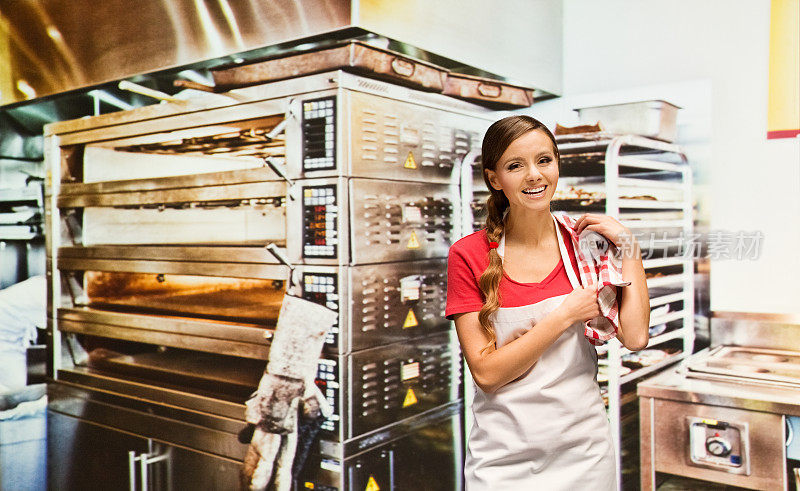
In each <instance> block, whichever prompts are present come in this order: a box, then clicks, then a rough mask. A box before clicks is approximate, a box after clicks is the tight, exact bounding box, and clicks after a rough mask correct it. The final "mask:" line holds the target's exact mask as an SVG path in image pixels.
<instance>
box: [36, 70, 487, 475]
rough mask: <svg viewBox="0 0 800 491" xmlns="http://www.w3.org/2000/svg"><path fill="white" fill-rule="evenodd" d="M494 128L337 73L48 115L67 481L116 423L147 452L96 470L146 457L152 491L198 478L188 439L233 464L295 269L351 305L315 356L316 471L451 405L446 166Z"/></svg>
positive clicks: (56, 348)
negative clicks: (105, 110) (320, 397)
mask: <svg viewBox="0 0 800 491" xmlns="http://www.w3.org/2000/svg"><path fill="white" fill-rule="evenodd" d="M489 122H490V116H489V114H488V113H487V111H485V110H481V109H479V108H477V107H476V106H473V105H470V104H468V103H463V102H460V101H456V100H452V99H450V98H447V97H445V96H442V95H440V94H430V93H422V92H417V91H414V90H411V89H408V88H404V87H398V86H394V85H391V84H387V83H384V82H380V81H375V80H370V79H365V78H362V77H358V76H354V75H351V74H348V73H344V72H339V71H336V72H328V73H323V74H317V75H311V76H307V77H301V78H297V79H291V80H284V81H280V82H274V83H270V84H266V85H261V86H255V87H248V88H244V89H238V90H234V91H231V92H228V93H224V94H209V95H208V96H207V97H204V98H200V99H193V100H187V101H176V102H170V103H165V104H159V105H155V106H149V107H144V108H139V109H135V110H132V111H125V112H121V113H113V114H108V115H103V116H98V117H94V118H87V119H82V120H75V121H68V122H62V123H56V124H53V125H50V126H49V127H48V128H47V130H46V133H47V134H46V159H47V162H48V169H49V170H48V172H49V175H48V193H47V194H48V195H47V207H46V218H47V227H48V232H49V233H48V275H49V279H50V280H51V281H50V290H49V300H50V302H49V303H50V305H49V308H50V320H49V322H50V325H49V328H48V334H49V336H50V338H51V340H52V342H51V343H50V347H51V355H52V356H51V363H50V367H49V369H50V375H51V376H52V378H53V380H54V382H55V383H54V384H53V385H52V387H51V390H50V395H51V400H52V403H51V406H50V412H51V413H52V415H53V417H52V418H50V420H49V421H50V423H49V424H50V425H51V433H58V434H59V435H58V436H54V440H53V441H54V442H55V443H54V445H56V446H62V447H63V446H70V445H72V446H73V447H74V449H76V452H77V453H74V452H73V453H62V452H59V451H57V450H55V447H54V449H53V451H52V452H51V457H52V461H51V463H50V468H51V470H52V471H53V473H54V474H53V475H54V479H55V481H54V482H55V483H57V484H59V485H60V486H61V487H64V488H70V487H80V486H79V484H80V483H85V482H84V481H82V479H83V478H82V477H79V476H78V473H70V472H66V471H63V472H62V471H59V470H58V469H72V468H73V467H74V466H72V464H74V462H72V461H69V460H70V459H73V457H72V456H73V455H81V454H86V453H87V452H88V454H90V455H91V454H93V452H95V451H96V449H95V448H93V447H92V444H91V443H90V442H91V440H90V439H88V437H84V436H82V435H94V434H96V433H98V432H99V433H103V431H104V430H101V429H100V428H103V429H105V430H109V431H111V432H112V433H109V435H116V436H117V437H118V436H119V435H123V434H132V435H136V438H138V440H136V441H137V443H136V444H135V445H134V444H131V445H133V446H134V447H135V451H134V450H131V451H134V453H133V454H128V455H129V456H130V458H131V459H133V460H131V461H130V462H128V461H127V460H124V459H123V460H120V459H116V460H114V463H111V462H107V461H106V460H104V459H105V457H104V458H103V459H99V460H97V462H104V464H102V465H103V466H111V467H113V466H114V465H117V466H122V468H124V467H125V465H127V464H131V462H133V463H132V464H131V465H133V466H134V467H136V466H139V467H141V466H144V467H146V468H148V469H150V470H151V471H150V473H149V474H148V477H147V480H146V483H145V484H147V483H150V484H152V485H153V486H154V487H156V488H157V487H158V486H159V485H161V484H163V483H164V482H167V481H169V480H170V479H173V478H171V477H168V475H177V474H181V475H184V476H185V473H184V471H183V470H180V469H179V468H178V467H176V466H177V464H176V463H175V462H176V461H174V460H170V459H169V458H166V457H163V458H162V457H160V456H161V455H162V454H164V455H166V454H168V453H170V452H172V453H171V455H178V454H180V455H183V457H181V459H183V461H187V459H188V460H191V459H190V458H189V457H188V456H186V455H184V454H181V452H179V451H178V450H174V449H175V448H181V449H183V448H188V449H190V450H191V451H192V452H195V453H197V454H198V455H199V454H202V455H208V456H213V457H214V458H217V457H218V458H219V459H221V460H220V462H223V464H219V465H221V466H222V467H225V468H226V469H228V470H227V471H225V472H223V473H222V474H221V475H233V474H235V472H233V469H234V468H235V467H236V466H238V462H239V461H240V460H241V459H242V457H243V456H244V451H245V448H246V447H245V446H244V445H242V444H240V443H238V442H237V441H236V432H237V431H238V430H239V429H241V427H242V426H243V424H244V423H243V418H244V406H243V402H244V401H245V400H246V399H247V397H248V396H249V395H250V393H251V392H252V391H253V390H254V388H255V387H256V385H257V384H258V380H259V378H260V376H261V373H262V372H263V369H264V366H265V362H266V358H267V353H268V350H269V338H270V335H271V333H272V330H273V329H274V327H275V322H276V319H277V313H278V311H279V308H280V305H281V301H282V298H283V295H284V293H285V291H286V286H287V282H289V281H292V282H294V283H296V284H298V285H299V288H300V291H301V294H302V295H303V296H304V297H306V298H308V299H311V300H313V301H316V302H320V303H324V304H326V305H327V306H329V307H330V308H332V309H334V310H336V311H338V312H339V321H338V324H337V326H336V327H335V329H334V330H333V331H332V332H331V334H330V335H329V338H328V339H327V342H326V346H325V350H324V356H323V358H322V359H321V360H320V364H319V377H318V379H317V384H318V385H319V386H320V388H322V389H324V390H323V392H324V393H325V394H326V396H327V397H328V399H329V400H330V401H331V402H332V403H333V405H334V407H335V415H334V417H332V418H331V419H330V420H329V421H327V422H326V423H325V426H324V427H323V431H322V437H321V443H320V444H319V445H318V447H317V450H316V453H315V455H316V457H314V458H315V459H317V460H316V461H317V462H322V461H323V460H325V461H327V460H326V459H328V460H330V459H339V460H341V461H343V460H347V459H350V458H351V456H355V455H358V454H360V453H363V452H365V451H367V450H368V449H370V448H372V447H373V446H376V445H388V444H389V443H390V442H392V441H394V440H396V439H398V438H400V436H401V435H402V434H403V432H402V431H400V430H398V429H397V428H401V427H403V428H407V429H408V428H417V430H419V429H420V428H422V427H423V426H425V425H422V426H419V424H422V423H419V424H417V423H412V422H413V421H416V420H417V419H418V420H419V421H420V422H426V423H425V424H428V423H430V424H432V425H436V424H440V422H441V418H445V419H447V418H450V417H451V416H452V412H453V407H454V405H455V406H458V405H459V402H458V401H460V398H461V389H460V381H461V379H460V377H461V373H460V368H459V362H458V360H459V358H458V352H457V342H456V340H455V338H454V336H453V334H452V333H451V332H450V324H449V323H448V322H447V321H445V320H444V318H443V313H444V295H445V264H446V259H445V258H446V255H447V249H448V247H449V244H450V241H451V239H452V237H451V230H452V223H451V222H452V220H451V216H452V211H453V201H454V200H456V199H458V196H457V195H456V194H454V193H455V191H454V189H453V187H452V186H451V185H450V182H451V174H452V172H453V168H454V167H458V164H459V162H460V159H462V158H463V157H464V156H465V155H466V154H467V153H468V152H469V151H470V150H472V149H473V147H474V146H475V145H476V143H477V142H478V140H479V138H480V135H481V132H482V131H483V129H484V128H485V127H486V126H488V124H489ZM290 274H291V277H290ZM458 417H459V418H460V416H458ZM401 423H402V425H401V426H398V427H397V428H395V429H393V430H386V428H389V427H394V426H395V425H400V424H401ZM403 425H405V426H403ZM417 430H415V431H417ZM409 431H410V430H409ZM420 431H422V430H420ZM398 432H399V433H398ZM459 432H460V430H459ZM99 433H98V434H99ZM422 433H423V434H425V431H423V432H422ZM459 434H460V433H459ZM70 435H72V436H70ZM381 435H384V436H381ZM107 436H108V435H107ZM108 438H111V436H108ZM453 441H457V442H460V439H459V438H454V439H453ZM459 445H460V443H459ZM120 446H124V445H122V444H120ZM457 447H458V445H456V447H453V448H450V450H448V452H449V453H450V454H451V455H458V454H460V448H457ZM115 448H116V447H115ZM387 448H388V447H387ZM191 455H194V454H191ZM209 458H210V457H209ZM89 460H91V459H89ZM201 460H202V459H201ZM379 460H380V459H379ZM67 461H69V462H67ZM167 461H169V462H171V464H169V466H171V467H169V466H168V465H167V463H166V462H167ZM312 461H314V460H313V459H312ZM120 462H121V463H120ZM142 462H145V463H148V462H150V463H152V466H150V464H147V465H145V464H142ZM365 462H366V461H365ZM68 464H69V465H68ZM87 465H95V464H87ZM97 465H100V464H97ZM186 465H187V466H188V467H186V468H192V469H195V470H197V469H205V468H207V467H208V466H206V465H199V464H198V465H195V464H191V465H189V464H186ZM326 465H328V466H330V464H326ZM359 465H363V464H359ZM78 467H80V466H78ZM167 467H169V469H167ZM137 468H138V467H137ZM181 469H183V468H181ZM123 470H124V469H123ZM167 470H169V473H168V472H167ZM392 472H394V471H392ZM123 474H126V475H129V477H130V476H131V475H132V474H131V473H130V472H123ZM312 474H314V473H313V472H312ZM136 476H139V474H136ZM134 477H135V476H134ZM131 479H133V477H131ZM136 479H140V477H137V478H136ZM181 479H182V478H181ZM165 480H166V481H165ZM131 482H133V481H131ZM137 482H138V481H137ZM169 482H173V483H175V482H185V481H180V480H179V478H178V477H174V479H173V480H172V481H169ZM348 482H349V481H348ZM158 483H161V484H158ZM108 484H109V485H117V484H120V483H118V482H115V481H108ZM128 484H130V483H128ZM138 484H141V483H138ZM138 484H137V485H138ZM156 484H158V485H156ZM340 484H341V483H340Z"/></svg>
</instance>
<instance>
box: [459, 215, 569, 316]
mask: <svg viewBox="0 0 800 491" xmlns="http://www.w3.org/2000/svg"><path fill="white" fill-rule="evenodd" d="M559 226H561V224H559ZM561 237H562V239H563V240H564V244H566V247H567V253H568V254H569V258H570V260H571V261H572V265H573V267H574V271H577V270H578V261H577V259H575V251H574V250H573V248H572V241H571V240H569V235H568V234H567V232H566V231H563V230H562V234H561ZM487 266H489V241H488V239H487V238H486V229H481V230H479V231H477V232H475V233H472V234H470V235H467V236H466V237H464V238H462V239H461V240H459V241H458V242H456V243H455V244H453V245H452V246H451V247H450V253H449V254H448V257H447V306H446V307H445V316H446V317H447V318H448V319H451V320H452V318H453V317H452V316H453V315H455V314H461V313H465V312H478V311H480V310H481V307H483V292H481V290H480V288H479V287H478V280H479V279H480V277H481V275H482V274H483V272H484V270H485V269H486V267H487ZM572 290H573V288H572V285H571V284H570V282H569V277H568V276H567V271H566V270H565V269H564V261H563V260H559V261H558V264H557V265H556V267H555V269H554V270H553V271H552V272H551V273H550V274H549V275H547V277H546V278H545V279H544V280H542V281H541V282H539V283H520V282H519V281H514V280H512V279H511V278H509V276H508V275H507V274H505V273H503V277H502V278H501V279H500V307H504V308H508V307H522V306H524V305H531V304H534V303H537V302H540V301H542V300H545V299H548V298H550V297H555V296H558V295H564V294H565V293H569V292H571V291H572Z"/></svg>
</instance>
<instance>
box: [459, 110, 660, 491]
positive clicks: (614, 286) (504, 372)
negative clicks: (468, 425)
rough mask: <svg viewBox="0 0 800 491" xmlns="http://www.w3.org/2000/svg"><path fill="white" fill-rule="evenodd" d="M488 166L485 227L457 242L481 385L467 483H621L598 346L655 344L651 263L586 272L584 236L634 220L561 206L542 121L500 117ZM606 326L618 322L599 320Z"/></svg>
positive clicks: (462, 310) (615, 237) (484, 486)
mask: <svg viewBox="0 0 800 491" xmlns="http://www.w3.org/2000/svg"><path fill="white" fill-rule="evenodd" d="M482 162H483V170H484V180H485V181H486V184H487V187H488V188H489V191H490V193H491V194H490V197H489V199H488V202H487V208H488V215H487V219H486V228H485V229H483V230H480V231H478V232H476V233H474V234H471V235H468V236H466V237H464V238H463V239H461V240H459V241H458V242H456V243H455V244H454V245H453V246H452V247H451V248H450V255H449V258H448V286H447V307H446V315H447V316H448V318H452V319H454V320H455V324H456V331H457V333H458V338H459V342H460V343H461V349H462V352H463V354H464V357H465V358H466V361H467V364H468V366H469V369H470V372H471V373H472V377H473V379H474V380H475V383H476V385H477V389H476V392H475V398H474V401H473V407H472V409H473V414H474V418H475V419H474V425H473V427H472V430H471V432H470V436H469V442H468V452H467V458H466V463H465V469H464V475H465V482H466V489H467V491H477V490H491V489H570V488H576V489H583V488H585V487H586V485H587V483H589V482H591V483H592V488H593V489H601V490H614V489H616V471H615V458H614V449H613V445H612V443H611V434H610V430H609V424H608V419H607V418H606V415H605V409H604V406H603V401H602V398H601V396H600V389H599V387H598V384H597V353H596V351H595V349H594V346H593V344H596V343H597V342H602V341H603V340H606V339H609V337H611V336H613V335H615V334H616V335H618V336H619V337H620V340H621V341H622V342H623V344H625V345H626V346H628V345H630V347H632V348H636V349H639V348H641V346H639V345H640V344H642V343H644V344H646V342H647V340H646V336H647V324H648V319H647V316H648V314H649V304H648V303H647V301H648V300H647V299H648V297H647V288H646V283H645V277H644V270H643V268H642V265H641V259H640V258H638V257H632V258H630V259H627V260H626V261H625V262H623V264H622V270H620V269H619V266H618V265H616V264H605V263H604V264H602V265H600V264H597V265H596V266H598V267H597V271H601V270H602V271H603V272H604V273H603V274H604V275H606V276H608V277H607V278H603V279H601V278H599V277H596V278H595V279H594V280H590V277H589V276H588V275H587V274H586V271H587V269H592V268H594V267H595V266H594V265H593V263H590V262H589V261H591V258H588V259H587V257H586V255H585V254H584V253H583V252H582V251H581V250H580V249H579V247H578V237H579V235H580V233H581V232H582V231H583V230H586V229H588V230H591V231H594V232H597V233H600V234H603V235H604V236H605V237H606V238H608V239H609V240H610V241H611V243H613V244H614V245H615V246H617V245H618V244H619V243H621V241H620V238H621V237H622V236H623V235H624V234H625V233H626V231H627V230H626V229H625V227H623V226H622V225H621V224H619V222H617V221H616V220H614V219H613V218H611V217H606V216H599V215H598V216H595V215H592V216H589V215H584V216H581V217H580V218H579V219H578V220H577V221H573V220H572V219H571V218H569V217H564V216H561V215H559V216H558V217H556V216H554V215H553V214H552V213H550V203H551V200H552V198H553V195H554V194H555V191H556V186H557V184H558V178H559V165H560V158H559V154H558V148H557V147H556V144H555V141H554V138H553V136H552V134H551V133H550V131H548V130H547V128H546V127H544V126H543V125H542V124H541V123H540V122H539V121H537V120H535V119H533V118H530V117H527V116H512V117H509V118H506V119H503V120H500V121H498V122H496V123H494V124H493V125H492V126H491V127H490V128H489V129H488V130H487V132H486V136H485V137H484V141H483V148H482ZM579 277H580V278H581V280H580V281H579V280H578V278H579ZM582 283H583V284H582ZM626 285H629V286H626ZM623 286H625V288H624V290H625V292H624V293H625V294H627V301H626V302H625V303H624V304H622V303H621V304H620V306H619V309H620V315H619V317H618V316H617V307H618V305H617V300H616V299H617V294H618V293H619V291H620V290H618V288H621V287H623ZM601 294H602V295H601ZM621 298H623V299H624V298H626V297H625V295H622V297H621ZM599 299H600V300H602V302H600V303H599V302H598V300H599ZM609 306H610V308H609ZM644 307H646V312H645V311H644V310H642V309H643V308H644ZM601 312H602V314H601ZM623 314H624V316H623ZM623 317H624V318H623ZM589 321H591V322H589ZM623 321H624V324H625V328H624V332H625V336H622V334H623V326H622V325H621V324H622V323H623ZM601 324H602V325H604V326H610V328H609V330H608V331H606V332H603V333H598V332H596V331H594V330H593V328H594V327H598V326H599V325H601ZM623 338H627V341H626V339H623Z"/></svg>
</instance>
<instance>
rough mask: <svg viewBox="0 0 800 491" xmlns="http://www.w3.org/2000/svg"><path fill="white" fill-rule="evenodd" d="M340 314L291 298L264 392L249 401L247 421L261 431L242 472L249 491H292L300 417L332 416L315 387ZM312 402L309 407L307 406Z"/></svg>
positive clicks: (286, 302) (279, 327)
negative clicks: (328, 339)
mask: <svg viewBox="0 0 800 491" xmlns="http://www.w3.org/2000/svg"><path fill="white" fill-rule="evenodd" d="M337 319H338V314H337V313H336V312H334V311H333V310H331V309H328V308H327V307H325V306H323V305H319V304H316V303H314V302H310V301H308V300H305V299H302V298H299V297H296V296H293V295H286V296H285V297H284V299H283V304H282V305H281V310H280V313H279V314H278V323H277V326H276V327H275V335H274V337H273V339H272V345H271V346H270V351H269V363H268V364H267V369H266V371H265V372H264V376H263V377H262V378H261V382H260V383H259V386H258V389H257V390H256V392H255V393H254V394H253V396H252V397H251V398H250V400H248V401H247V402H246V403H245V405H246V410H245V419H246V420H247V422H248V423H250V424H252V425H254V426H255V429H254V431H253V436H252V439H251V441H250V447H249V448H248V450H247V455H246V457H245V462H244V467H243V470H242V480H243V484H245V486H246V487H247V488H248V489H252V490H265V489H267V488H268V486H270V482H272V486H271V487H270V488H271V489H276V490H281V491H283V490H287V491H288V490H290V489H291V484H292V476H291V470H292V463H293V460H294V455H295V449H296V447H297V421H298V411H299V410H300V408H301V405H302V407H303V410H304V412H305V411H306V409H307V408H308V409H309V410H313V411H316V410H317V409H316V408H319V409H318V410H319V411H320V412H321V413H322V414H326V415H330V413H331V408H330V406H329V405H328V403H327V401H326V400H325V397H324V396H323V395H322V394H321V393H320V392H319V389H317V387H316V385H314V378H315V376H316V373H317V364H318V360H319V356H320V353H321V352H322V346H323V344H324V343H325V336H326V335H327V334H328V331H329V330H330V329H331V327H333V325H334V324H335V323H336V321H337ZM304 399H306V400H307V402H306V403H305V404H302V403H303V400H304Z"/></svg>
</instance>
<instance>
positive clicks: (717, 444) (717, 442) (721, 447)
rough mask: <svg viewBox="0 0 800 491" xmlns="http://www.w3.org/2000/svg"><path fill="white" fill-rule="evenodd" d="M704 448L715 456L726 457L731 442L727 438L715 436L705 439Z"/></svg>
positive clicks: (729, 451)
mask: <svg viewBox="0 0 800 491" xmlns="http://www.w3.org/2000/svg"><path fill="white" fill-rule="evenodd" d="M706 450H708V453H710V454H711V455H714V456H716V457H726V456H727V455H728V454H729V453H731V444H730V443H729V442H728V440H726V439H724V438H720V437H718V436H715V437H711V438H709V439H708V440H706Z"/></svg>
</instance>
